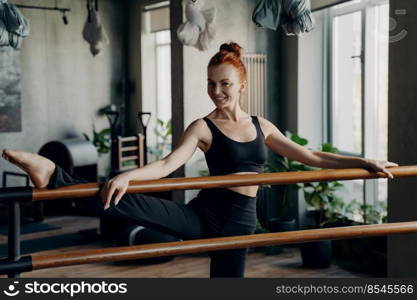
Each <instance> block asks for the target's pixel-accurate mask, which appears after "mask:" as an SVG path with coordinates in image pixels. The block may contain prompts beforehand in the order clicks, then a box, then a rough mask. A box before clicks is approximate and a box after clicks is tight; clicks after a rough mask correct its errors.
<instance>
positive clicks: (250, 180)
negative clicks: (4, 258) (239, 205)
mask: <svg viewBox="0 0 417 300" xmlns="http://www.w3.org/2000/svg"><path fill="white" fill-rule="evenodd" d="M389 171H390V172H391V173H392V174H393V176H394V178H395V177H410V176H417V165H412V166H399V167H393V168H389ZM373 178H386V175H385V174H384V173H382V172H374V171H369V170H367V169H361V168H352V169H328V170H317V171H295V172H276V173H261V174H235V175H221V176H206V177H188V178H164V179H156V180H144V181H131V182H130V185H129V187H128V189H127V191H126V193H128V194H129V193H149V192H162V191H174V190H189V189H211V188H223V187H233V186H247V185H262V184H270V185H279V184H291V183H301V182H316V181H333V180H352V179H373ZM101 186H102V184H99V183H87V184H78V185H72V186H67V187H62V188H57V189H31V200H32V201H38V200H52V199H60V198H82V197H91V196H99V191H100V188H101ZM5 192H7V189H1V192H0V201H1V200H2V198H3V199H4V198H7V195H2V194H5ZM16 198H18V197H15V199H16Z"/></svg>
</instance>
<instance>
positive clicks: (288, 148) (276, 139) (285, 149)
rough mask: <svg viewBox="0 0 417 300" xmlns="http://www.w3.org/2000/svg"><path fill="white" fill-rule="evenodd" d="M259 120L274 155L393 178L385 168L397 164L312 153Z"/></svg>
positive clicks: (310, 164)
mask: <svg viewBox="0 0 417 300" xmlns="http://www.w3.org/2000/svg"><path fill="white" fill-rule="evenodd" d="M259 119H260V123H261V126H262V130H263V131H264V134H265V144H266V145H267V146H268V148H270V149H271V150H272V151H273V152H274V153H277V154H279V155H282V156H285V157H288V158H289V159H292V160H296V161H299V162H301V163H303V164H306V165H309V166H312V167H318V168H325V169H344V168H368V169H372V170H374V171H377V172H378V171H379V172H383V173H384V174H385V175H386V176H387V177H388V178H394V176H393V175H392V174H391V172H389V171H388V170H387V168H389V167H397V166H398V164H396V163H393V162H389V161H384V160H374V159H368V158H362V157H352V156H345V155H339V154H334V153H328V152H321V151H312V150H309V149H307V148H305V147H303V146H300V145H298V144H297V143H294V142H293V141H291V140H290V139H288V138H287V137H286V136H285V135H283V134H282V133H281V131H279V129H278V128H277V127H276V126H275V125H274V124H272V123H271V122H269V121H268V120H266V119H263V118H259Z"/></svg>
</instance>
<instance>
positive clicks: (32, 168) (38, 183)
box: [2, 149, 55, 188]
mask: <svg viewBox="0 0 417 300" xmlns="http://www.w3.org/2000/svg"><path fill="white" fill-rule="evenodd" d="M2 156H3V158H4V159H6V160H8V161H10V162H11V163H13V164H15V165H16V166H17V167H19V168H20V169H22V170H23V171H25V172H26V173H27V174H28V175H29V177H30V179H31V180H32V182H33V184H34V185H35V187H37V188H44V187H46V186H47V185H48V183H49V180H50V178H51V176H52V174H53V173H54V171H55V163H53V162H52V161H51V160H49V159H47V158H46V157H43V156H40V155H38V154H35V153H30V152H23V151H14V150H11V149H4V150H3V154H2Z"/></svg>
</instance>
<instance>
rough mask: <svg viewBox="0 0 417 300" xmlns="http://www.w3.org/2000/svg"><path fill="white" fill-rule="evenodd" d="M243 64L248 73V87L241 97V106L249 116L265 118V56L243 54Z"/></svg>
mask: <svg viewBox="0 0 417 300" xmlns="http://www.w3.org/2000/svg"><path fill="white" fill-rule="evenodd" d="M243 63H244V64H245V66H246V71H247V73H248V86H247V88H246V92H245V93H244V94H243V95H242V99H241V106H242V108H243V110H244V111H246V112H247V113H248V114H250V115H257V116H261V117H266V103H267V81H266V63H267V58H266V55H265V54H256V53H253V54H249V53H248V54H245V55H243Z"/></svg>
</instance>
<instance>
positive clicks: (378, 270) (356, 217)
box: [332, 199, 387, 277]
mask: <svg viewBox="0 0 417 300" xmlns="http://www.w3.org/2000/svg"><path fill="white" fill-rule="evenodd" d="M385 222H387V206H386V203H385V202H382V201H376V202H375V203H374V204H373V205H369V204H363V203H360V202H359V201H357V200H356V199H354V200H352V201H351V202H350V203H349V204H345V205H344V207H343V209H342V212H341V213H340V215H339V218H336V217H335V218H334V222H333V223H332V226H349V225H365V224H380V223H385ZM332 249H333V253H334V258H335V261H336V263H337V264H338V265H340V266H342V267H343V268H346V269H350V270H354V271H359V272H363V273H368V274H371V275H373V276H378V277H385V276H386V275H387V237H386V236H374V237H363V238H357V239H348V240H335V241H333V242H332Z"/></svg>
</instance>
